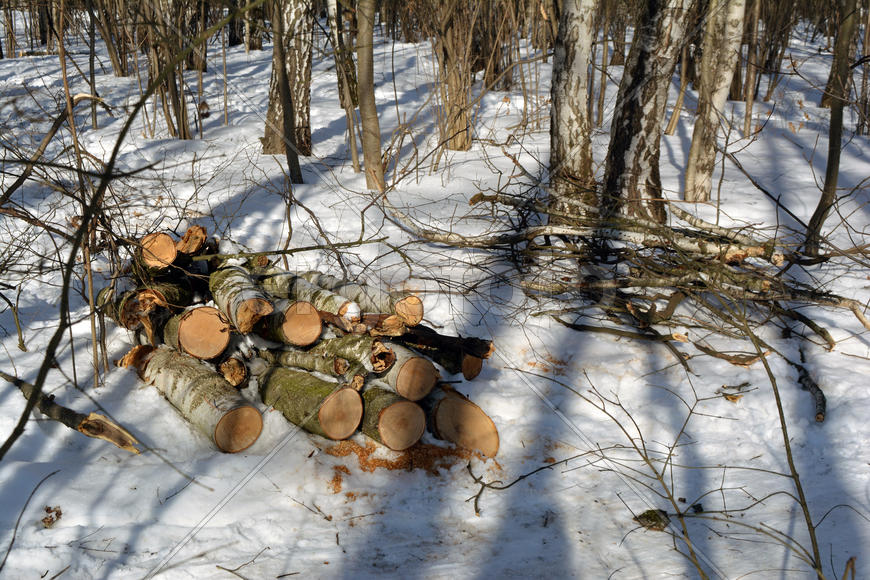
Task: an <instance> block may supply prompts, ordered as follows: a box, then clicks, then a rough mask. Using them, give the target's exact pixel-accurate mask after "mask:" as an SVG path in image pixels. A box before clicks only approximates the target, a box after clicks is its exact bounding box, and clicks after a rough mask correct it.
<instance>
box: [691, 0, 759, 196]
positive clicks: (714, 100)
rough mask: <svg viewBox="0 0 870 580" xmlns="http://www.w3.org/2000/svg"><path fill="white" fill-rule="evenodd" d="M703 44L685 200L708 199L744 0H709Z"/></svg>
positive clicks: (739, 38)
mask: <svg viewBox="0 0 870 580" xmlns="http://www.w3.org/2000/svg"><path fill="white" fill-rule="evenodd" d="M708 10H709V18H708V19H707V29H706V31H705V34H704V47H703V49H702V56H701V79H700V87H699V91H698V113H697V116H696V117H695V128H694V130H693V132H692V145H691V148H690V149H689V161H688V165H687V166H686V186H685V194H684V195H685V199H686V201H695V202H699V201H700V202H703V201H709V199H710V190H711V188H712V186H713V167H714V166H715V164H716V134H717V133H718V130H719V124H720V121H721V119H722V112H723V111H724V109H725V103H726V101H727V100H728V91H729V89H730V86H731V81H732V78H733V77H734V68H735V66H736V65H737V58H738V56H739V54H740V46H741V44H742V42H743V14H744V12H745V2H744V0H711V2H710V6H709V8H708Z"/></svg>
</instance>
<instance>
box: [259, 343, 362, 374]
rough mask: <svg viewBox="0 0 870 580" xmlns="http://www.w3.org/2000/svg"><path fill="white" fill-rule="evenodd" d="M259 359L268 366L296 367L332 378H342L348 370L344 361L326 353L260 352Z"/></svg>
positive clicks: (347, 365) (346, 362) (297, 351)
mask: <svg viewBox="0 0 870 580" xmlns="http://www.w3.org/2000/svg"><path fill="white" fill-rule="evenodd" d="M260 358H261V359H263V360H264V361H266V362H267V363H269V364H270V365H280V366H282V367H296V368H300V369H304V370H306V371H317V372H318V373H323V374H325V375H332V376H334V377H341V376H344V375H345V374H346V373H347V372H348V371H349V370H350V363H349V362H348V361H347V360H346V359H343V358H341V357H337V356H332V355H330V354H328V353H316V352H311V351H305V350H299V349H295V348H291V349H287V350H278V351H272V350H261V351H260Z"/></svg>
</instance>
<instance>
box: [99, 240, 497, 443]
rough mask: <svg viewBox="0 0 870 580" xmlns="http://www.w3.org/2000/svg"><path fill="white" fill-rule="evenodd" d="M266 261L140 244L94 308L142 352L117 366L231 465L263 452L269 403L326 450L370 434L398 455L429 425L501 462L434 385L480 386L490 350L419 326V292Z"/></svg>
mask: <svg viewBox="0 0 870 580" xmlns="http://www.w3.org/2000/svg"><path fill="white" fill-rule="evenodd" d="M268 256H269V253H268V252H261V253H252V252H247V251H244V248H241V247H240V246H238V245H236V244H232V243H230V242H221V243H220V244H219V243H218V241H217V240H215V239H212V238H209V236H208V235H207V232H206V230H205V229H204V228H202V227H200V226H193V227H191V228H190V229H189V230H188V231H187V232H186V234H185V235H184V236H183V237H182V238H181V239H175V238H174V237H173V236H172V235H171V234H170V233H167V232H155V233H151V234H148V235H147V236H145V237H143V238H142V239H141V240H139V242H138V245H137V246H136V251H135V256H134V258H133V260H132V261H131V263H130V266H129V268H128V269H127V271H126V272H125V275H124V276H122V277H119V278H117V279H116V280H114V281H113V283H112V285H111V286H108V287H106V288H104V289H102V290H101V291H100V292H99V293H98V295H97V299H96V306H97V308H98V309H99V312H100V313H101V314H102V315H103V316H106V317H108V318H110V319H111V320H113V321H114V322H116V323H117V324H118V325H120V326H122V327H124V328H125V329H127V330H128V331H129V333H130V337H131V339H132V341H134V342H135V343H137V344H136V345H135V346H134V347H133V348H132V350H130V351H129V352H128V353H127V354H126V355H125V356H124V357H123V358H122V359H121V360H120V361H118V364H119V366H124V367H128V368H131V369H134V370H136V372H137V373H138V374H139V376H140V378H141V379H142V380H143V381H145V382H146V383H148V384H150V385H153V386H155V387H156V388H157V389H158V390H160V391H161V393H162V394H163V395H164V396H165V397H166V398H167V399H168V400H169V402H170V403H171V404H172V405H173V406H174V407H175V408H176V409H177V410H178V411H179V413H181V415H182V416H184V417H185V418H186V419H187V420H188V421H189V422H190V423H191V424H193V425H194V426H195V427H197V428H198V429H199V430H200V431H202V432H203V433H205V434H206V435H207V436H208V437H209V438H211V439H212V440H213V441H214V443H215V445H216V446H217V448H218V449H220V450H221V451H224V452H230V453H232V452H239V451H242V450H244V449H247V448H248V447H249V446H250V445H252V444H253V443H254V442H255V441H256V440H257V438H258V437H259V435H260V432H261V430H262V417H261V412H260V409H259V408H258V406H257V403H258V402H260V401H261V402H262V403H264V404H265V405H266V406H268V407H270V408H274V409H276V410H279V411H280V412H281V413H282V414H283V415H284V416H285V417H286V418H287V419H288V420H289V421H290V422H292V423H294V424H296V425H298V426H299V427H301V428H303V429H305V430H307V431H309V432H311V433H313V434H316V435H319V436H321V437H325V438H328V439H333V440H341V439H346V438H348V437H350V436H352V435H353V434H354V433H356V432H357V430H361V431H362V432H363V433H364V434H365V435H367V436H368V437H370V438H372V439H374V440H375V441H377V442H378V443H380V444H383V445H385V446H387V447H389V448H390V449H393V450H397V451H401V450H405V449H408V448H409V447H411V446H413V445H414V444H415V443H417V441H419V440H420V438H421V437H422V435H423V433H424V431H425V429H426V427H427V425H428V426H429V427H430V429H431V430H432V432H433V434H434V435H435V436H436V437H438V438H441V439H446V440H448V441H451V442H453V443H455V444H457V445H460V446H463V447H466V448H468V449H471V450H474V451H478V452H480V453H481V454H483V455H486V456H494V455H495V453H496V452H497V450H498V433H497V430H496V428H495V425H494V424H493V422H492V420H491V419H490V418H489V417H488V416H487V415H486V414H485V413H484V412H483V411H482V410H480V408H479V407H477V405H475V404H474V403H472V402H471V401H469V400H468V399H467V398H465V397H464V396H462V395H461V394H459V393H458V392H456V391H455V390H453V389H452V388H449V387H447V386H446V385H442V384H439V380H440V378H441V374H442V371H443V372H444V373H447V374H451V375H453V374H461V375H462V376H463V377H464V378H465V379H466V380H471V379H473V378H475V377H476V376H477V375H478V374H479V373H480V372H481V369H482V366H483V361H484V359H486V358H488V357H489V356H490V355H491V354H492V352H493V350H494V349H493V345H492V343H491V342H490V341H488V340H483V339H479V338H472V337H459V336H447V335H444V334H441V333H439V332H437V331H436V330H433V329H432V328H429V327H426V326H424V325H422V324H421V322H422V321H423V303H422V301H421V300H420V299H419V298H418V297H417V296H416V295H414V294H413V293H410V292H404V291H393V292H388V291H385V290H382V289H380V288H377V287H374V286H371V285H368V284H364V283H357V282H352V281H348V280H344V279H341V278H338V277H334V276H331V275H329V274H325V273H322V272H318V271H309V272H299V273H294V272H289V271H286V270H282V269H280V268H278V267H276V266H275V265H274V264H273V263H272V262H271V261H270V260H269V259H268ZM433 361H434V362H433ZM436 364H437V365H438V366H437V367H436ZM439 369H440V370H439ZM249 382H250V385H249ZM248 386H250V387H251V388H246V387H248Z"/></svg>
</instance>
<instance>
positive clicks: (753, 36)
mask: <svg viewBox="0 0 870 580" xmlns="http://www.w3.org/2000/svg"><path fill="white" fill-rule="evenodd" d="M760 13H761V0H752V11H751V13H750V15H749V46H748V48H747V50H746V82H745V83H743V100H744V102H745V103H746V109H745V113H744V116H743V136H744V137H748V136H749V134H750V133H751V132H752V107H753V105H754V104H755V84H756V78H757V75H758V18H759V15H760Z"/></svg>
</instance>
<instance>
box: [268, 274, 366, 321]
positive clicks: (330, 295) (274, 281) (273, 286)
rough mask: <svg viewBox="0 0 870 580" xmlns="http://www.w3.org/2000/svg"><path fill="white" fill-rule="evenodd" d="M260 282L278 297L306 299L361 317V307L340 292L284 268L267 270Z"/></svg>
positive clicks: (319, 307) (347, 315)
mask: <svg viewBox="0 0 870 580" xmlns="http://www.w3.org/2000/svg"><path fill="white" fill-rule="evenodd" d="M259 284H260V286H261V287H262V288H263V290H265V291H266V292H268V293H269V294H271V295H272V296H275V297H276V298H290V299H293V300H304V301H305V302H310V303H311V304H313V305H314V307H315V308H316V309H317V310H323V311H324V312H329V313H331V314H335V315H337V316H344V317H345V318H348V319H350V320H355V319H359V315H360V307H359V305H357V304H356V303H354V302H352V301H351V300H348V299H347V298H345V297H344V296H342V295H340V294H336V293H335V292H332V291H330V290H327V289H325V288H322V287H320V286H317V285H315V284H312V283H311V282H309V281H308V280H306V279H305V278H303V277H302V276H297V275H296V274H293V273H291V272H285V271H283V270H277V269H272V270H267V271H266V273H265V275H263V276H262V277H260V279H259Z"/></svg>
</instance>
